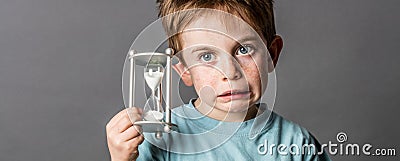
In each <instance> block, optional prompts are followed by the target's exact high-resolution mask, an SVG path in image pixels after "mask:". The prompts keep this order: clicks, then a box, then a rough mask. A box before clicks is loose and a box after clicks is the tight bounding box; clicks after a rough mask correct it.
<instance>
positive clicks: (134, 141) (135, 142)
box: [126, 135, 144, 149]
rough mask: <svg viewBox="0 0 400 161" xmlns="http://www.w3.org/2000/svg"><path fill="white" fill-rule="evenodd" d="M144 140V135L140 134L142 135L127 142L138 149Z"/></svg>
mask: <svg viewBox="0 0 400 161" xmlns="http://www.w3.org/2000/svg"><path fill="white" fill-rule="evenodd" d="M143 141H144V136H143V135H140V136H137V137H135V138H133V139H131V140H129V141H127V142H126V143H127V144H130V145H135V146H134V148H135V149H137V148H138V147H139V145H140V144H142V143H143Z"/></svg>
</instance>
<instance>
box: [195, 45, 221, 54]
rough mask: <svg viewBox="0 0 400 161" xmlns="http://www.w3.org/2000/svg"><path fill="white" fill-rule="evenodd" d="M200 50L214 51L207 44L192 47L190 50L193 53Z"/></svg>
mask: <svg viewBox="0 0 400 161" xmlns="http://www.w3.org/2000/svg"><path fill="white" fill-rule="evenodd" d="M202 50H211V51H216V50H215V48H211V47H208V46H198V47H194V49H193V50H192V51H191V52H192V53H194V52H198V51H202Z"/></svg>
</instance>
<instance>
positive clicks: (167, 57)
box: [128, 48, 177, 138]
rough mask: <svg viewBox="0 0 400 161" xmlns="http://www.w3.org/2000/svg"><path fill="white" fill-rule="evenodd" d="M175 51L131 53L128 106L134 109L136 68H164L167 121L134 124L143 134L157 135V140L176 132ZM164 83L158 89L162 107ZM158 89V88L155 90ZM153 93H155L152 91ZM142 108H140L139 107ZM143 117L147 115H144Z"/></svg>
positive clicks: (144, 121) (141, 121) (147, 121)
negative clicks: (173, 109) (173, 103)
mask: <svg viewBox="0 0 400 161" xmlns="http://www.w3.org/2000/svg"><path fill="white" fill-rule="evenodd" d="M173 52H174V51H173V50H172V49H171V48H167V49H166V50H165V53H159V52H142V53H137V52H136V51H135V50H131V51H129V57H128V59H129V101H128V106H129V107H134V105H135V104H134V103H135V82H136V81H137V80H136V76H135V72H136V71H135V66H137V65H139V66H144V67H146V66H147V65H149V64H159V65H161V66H164V75H163V78H162V79H165V82H166V83H165V91H166V92H165V119H163V120H161V121H154V120H150V121H149V120H140V121H136V122H134V125H138V126H141V128H142V131H143V132H148V133H155V135H156V137H157V138H161V137H162V133H170V132H171V130H176V129H177V125H175V124H172V123H171V86H172V84H171V82H172V81H171V65H172V64H171V63H172V56H173ZM163 86H164V85H163V81H162V80H161V81H160V85H159V86H158V88H157V95H158V100H157V101H158V102H157V103H158V105H159V106H160V108H163V107H162V99H163V89H162V87H163ZM155 89H156V88H155ZM152 92H153V91H152ZM139 108H140V107H139ZM143 115H145V114H144V113H143Z"/></svg>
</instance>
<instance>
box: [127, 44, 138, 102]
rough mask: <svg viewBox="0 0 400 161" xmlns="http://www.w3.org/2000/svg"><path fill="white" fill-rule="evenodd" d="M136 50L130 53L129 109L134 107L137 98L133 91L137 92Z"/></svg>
mask: <svg viewBox="0 0 400 161" xmlns="http://www.w3.org/2000/svg"><path fill="white" fill-rule="evenodd" d="M135 53H136V52H135V50H131V51H129V57H128V59H129V70H130V72H129V103H128V106H129V107H133V103H134V101H135V97H134V96H133V91H135V74H134V66H135V57H134V55H135Z"/></svg>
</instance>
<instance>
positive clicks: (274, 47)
mask: <svg viewBox="0 0 400 161" xmlns="http://www.w3.org/2000/svg"><path fill="white" fill-rule="evenodd" d="M282 48H283V40H282V38H281V37H280V36H279V35H275V37H274V40H272V42H271V45H270V46H269V48H268V51H269V53H270V56H271V59H272V62H273V63H269V64H270V65H269V66H268V69H269V71H268V72H272V71H273V69H274V68H275V67H276V64H277V63H278V58H279V55H280V54H281V51H282ZM272 65H273V66H272Z"/></svg>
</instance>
